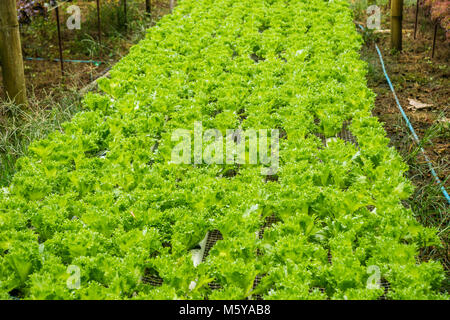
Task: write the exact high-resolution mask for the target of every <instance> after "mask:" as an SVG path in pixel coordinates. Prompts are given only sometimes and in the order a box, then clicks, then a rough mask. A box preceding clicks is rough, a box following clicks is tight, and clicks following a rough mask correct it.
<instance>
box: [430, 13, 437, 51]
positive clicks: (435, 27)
mask: <svg viewBox="0 0 450 320" xmlns="http://www.w3.org/2000/svg"><path fill="white" fill-rule="evenodd" d="M437 30H438V22H436V23H435V24H434V35H433V51H431V57H432V58H434V51H435V48H436V35H437Z"/></svg>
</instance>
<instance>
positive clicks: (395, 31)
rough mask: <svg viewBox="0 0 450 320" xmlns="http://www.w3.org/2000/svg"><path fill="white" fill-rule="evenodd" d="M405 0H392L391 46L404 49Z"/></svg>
mask: <svg viewBox="0 0 450 320" xmlns="http://www.w3.org/2000/svg"><path fill="white" fill-rule="evenodd" d="M402 19H403V0H392V1H391V48H392V49H397V50H398V51H402Z"/></svg>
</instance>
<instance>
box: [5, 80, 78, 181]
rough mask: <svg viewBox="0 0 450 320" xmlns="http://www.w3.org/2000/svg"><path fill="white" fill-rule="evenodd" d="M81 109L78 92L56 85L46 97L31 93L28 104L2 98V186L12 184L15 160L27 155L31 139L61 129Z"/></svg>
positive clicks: (39, 137)
mask: <svg viewBox="0 0 450 320" xmlns="http://www.w3.org/2000/svg"><path fill="white" fill-rule="evenodd" d="M58 91H60V92H58ZM61 91H62V92H61ZM80 109H81V97H80V96H79V94H78V93H77V91H76V90H68V89H65V88H62V87H61V88H59V87H58V88H53V89H52V92H49V93H48V94H47V95H46V96H45V97H44V98H37V97H36V95H35V94H34V92H31V94H30V96H29V106H28V107H24V106H18V105H16V104H14V103H12V102H10V101H5V100H0V186H6V185H8V184H9V182H10V180H11V178H12V176H13V175H14V168H15V163H16V160H17V159H18V158H19V157H21V156H23V155H25V154H26V151H27V147H28V145H29V144H30V142H32V141H34V140H37V139H42V138H44V137H46V136H47V135H48V134H49V133H50V132H52V131H54V130H60V129H61V124H62V123H63V122H66V121H68V120H70V119H71V117H72V116H73V115H74V114H75V113H76V112H78V111H79V110H80Z"/></svg>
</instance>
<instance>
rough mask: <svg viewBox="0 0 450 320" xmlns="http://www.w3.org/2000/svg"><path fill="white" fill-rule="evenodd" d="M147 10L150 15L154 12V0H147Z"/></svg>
mask: <svg viewBox="0 0 450 320" xmlns="http://www.w3.org/2000/svg"><path fill="white" fill-rule="evenodd" d="M145 12H147V14H148V15H150V14H152V2H151V0H145Z"/></svg>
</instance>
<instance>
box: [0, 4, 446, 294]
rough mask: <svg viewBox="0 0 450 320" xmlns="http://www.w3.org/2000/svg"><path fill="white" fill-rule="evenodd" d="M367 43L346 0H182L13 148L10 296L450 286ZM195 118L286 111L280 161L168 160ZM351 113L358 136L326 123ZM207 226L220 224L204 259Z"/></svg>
mask: <svg viewBox="0 0 450 320" xmlns="http://www.w3.org/2000/svg"><path fill="white" fill-rule="evenodd" d="M360 45H361V37H360V36H359V35H358V33H357V31H356V30H355V27H354V25H353V24H352V15H351V11H350V9H349V8H348V4H347V1H345V0H335V1H323V0H308V1H301V0H243V1H235V0H197V1H194V0H184V1H180V2H179V5H178V7H177V8H176V10H174V12H173V14H171V15H168V16H165V17H164V18H163V19H161V21H160V22H159V23H158V24H157V25H156V26H155V27H153V28H151V29H150V30H149V31H148V34H147V36H146V39H145V40H143V41H141V42H140V43H139V44H138V45H136V46H135V47H133V48H132V49H131V51H130V53H129V55H128V56H127V57H125V58H124V59H123V60H122V61H121V62H120V63H118V64H117V65H116V66H115V67H114V69H113V70H112V71H111V79H107V80H103V81H102V82H101V83H100V87H101V89H102V93H101V94H89V95H87V96H86V98H85V99H84V103H85V107H86V109H85V111H83V112H81V113H79V114H78V115H76V116H75V117H74V119H73V120H72V121H71V122H70V123H66V124H65V125H64V130H63V132H54V133H52V134H51V135H50V136H49V137H48V138H47V139H45V140H41V141H37V142H35V143H33V144H32V146H31V147H30V148H29V155H28V156H27V157H24V158H22V159H20V161H19V163H18V171H17V173H16V175H15V177H14V180H13V182H12V184H11V185H10V187H9V188H6V189H4V190H3V191H2V194H1V199H0V297H1V298H4V299H8V298H10V297H11V296H12V297H16V298H19V299H246V298H248V299H255V298H261V297H262V298H263V299H330V298H331V299H378V298H380V297H382V296H384V297H386V298H389V299H426V298H428V299H430V298H432V299H448V295H447V294H446V293H442V292H441V289H440V288H441V284H442V281H443V280H444V279H445V274H444V271H443V268H442V266H441V264H440V263H439V262H436V261H431V260H430V261H427V262H421V261H419V260H418V252H419V250H420V249H421V248H424V247H428V246H439V245H441V244H440V240H439V238H438V237H437V235H436V231H435V230H432V229H427V228H424V227H423V226H421V225H420V224H419V223H418V222H417V221H416V220H415V218H414V214H413V212H411V211H410V210H408V209H406V208H405V207H404V206H403V205H402V204H401V202H400V201H401V200H402V199H405V198H406V197H408V195H409V194H410V192H411V190H412V186H411V184H410V182H409V181H407V180H406V179H405V178H404V172H405V170H406V169H407V168H406V165H405V164H404V163H403V162H402V160H401V158H400V157H399V155H398V154H397V153H396V152H395V150H393V149H392V148H389V147H388V139H386V137H385V132H384V130H383V128H382V126H381V125H380V124H379V123H378V121H377V119H376V118H374V117H372V116H371V112H370V110H371V108H372V106H373V103H374V96H373V94H372V93H371V92H370V91H369V90H368V89H367V86H366V81H365V73H366V67H365V65H364V63H363V62H362V61H361V60H360V58H359V53H358V51H359V48H360ZM195 121H201V122H202V125H203V127H204V129H210V128H214V129H219V130H220V131H222V132H223V133H224V134H225V130H226V129H233V128H241V129H244V130H245V129H256V130H258V129H273V128H277V129H279V130H280V132H282V133H283V134H281V139H280V167H279V170H278V172H277V173H276V175H273V176H270V177H268V176H264V175H261V167H262V165H261V164H260V165H233V164H224V165H215V164H210V165H207V164H182V165H177V164H174V163H172V162H171V152H172V149H173V147H174V145H175V144H176V143H177V142H176V141H172V133H173V132H174V130H176V129H179V128H185V129H189V130H192V131H193V129H194V122H195ZM344 123H351V124H350V130H351V132H352V133H353V135H354V136H355V137H356V139H357V142H358V145H357V146H356V145H354V144H352V143H349V142H346V141H343V140H342V139H339V138H336V139H328V140H327V143H326V145H324V144H323V143H322V141H321V139H320V138H318V135H319V134H321V135H324V136H325V137H327V138H329V137H334V136H335V135H336V133H338V132H339V131H340V130H341V129H342V126H343V124H344ZM270 216H275V217H276V218H277V220H278V222H277V223H274V224H272V225H270V226H267V225H266V227H265V228H264V232H263V233H262V232H261V229H262V227H263V226H265V222H266V218H267V217H270ZM211 230H219V231H220V233H221V234H222V236H223V240H219V241H218V242H217V243H216V244H215V245H214V246H213V248H212V249H211V250H210V251H209V254H208V255H207V256H206V258H205V259H204V261H203V262H202V263H200V264H198V265H197V264H194V263H193V261H192V255H193V251H195V250H197V249H198V244H199V242H200V241H201V240H202V239H203V238H204V237H205V235H206V234H207V232H208V231H211ZM149 276H153V277H159V278H161V279H162V285H160V286H155V285H152V284H151V283H149V282H148V281H145V279H146V278H147V277H149ZM256 277H258V278H259V279H261V280H260V281H259V283H258V284H257V285H256V286H255V278H256ZM380 282H381V283H384V284H385V286H382V285H380ZM211 283H215V284H217V285H218V286H215V287H212V286H211V285H210V284H211Z"/></svg>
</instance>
